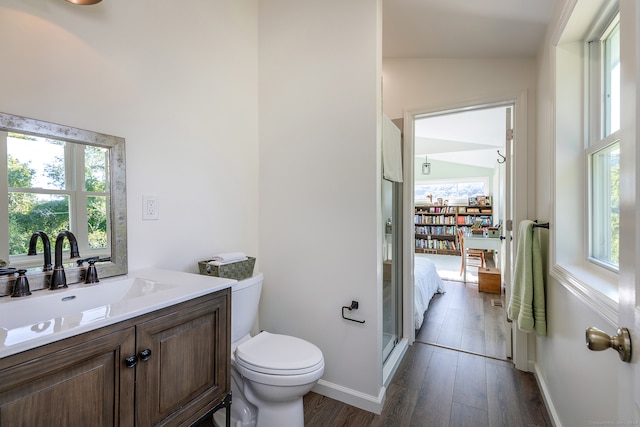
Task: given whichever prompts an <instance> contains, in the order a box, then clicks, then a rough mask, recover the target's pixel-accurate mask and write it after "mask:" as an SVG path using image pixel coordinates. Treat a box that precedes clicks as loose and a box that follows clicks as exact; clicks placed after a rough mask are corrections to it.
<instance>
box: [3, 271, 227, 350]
mask: <svg viewBox="0 0 640 427" xmlns="http://www.w3.org/2000/svg"><path fill="white" fill-rule="evenodd" d="M235 282H236V281H235V280H233V279H223V278H219V277H213V276H205V275H200V274H192V273H182V272H178V271H171V270H161V269H147V270H140V271H136V272H131V273H129V274H127V275H126V276H118V277H113V278H107V279H101V280H100V282H99V283H96V284H92V285H84V284H75V285H69V287H68V288H66V289H60V290H56V291H49V290H40V291H36V292H33V294H32V295H31V296H28V297H21V298H11V297H9V296H7V297H2V298H0V358H3V357H7V356H10V355H12V354H16V353H20V352H22V351H25V350H30V349H32V348H35V347H39V346H41V345H45V344H49V343H51V342H54V341H58V340H61V339H64V338H68V337H71V336H74V335H78V334H81V333H84V332H88V331H92V330H94V329H98V328H102V327H104V326H108V325H112V324H114V323H118V322H121V321H124V320H128V319H131V318H134V317H137V316H140V315H143V314H146V313H150V312H152V311H156V310H159V309H161V308H165V307H169V306H171V305H175V304H178V303H181V302H184V301H188V300H191V299H194V298H198V297H201V296H203V295H207V294H210V293H213V292H217V291H219V290H222V289H226V288H228V287H230V286H231V285H233V284H234V283H235Z"/></svg>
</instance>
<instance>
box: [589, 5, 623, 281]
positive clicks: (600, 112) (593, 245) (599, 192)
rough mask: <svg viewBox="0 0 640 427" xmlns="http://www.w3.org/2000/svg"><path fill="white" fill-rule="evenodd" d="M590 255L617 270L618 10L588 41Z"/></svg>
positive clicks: (596, 261) (618, 148)
mask: <svg viewBox="0 0 640 427" xmlns="http://www.w3.org/2000/svg"><path fill="white" fill-rule="evenodd" d="M588 51H589V64H590V73H589V86H588V87H589V97H588V99H589V100H590V106H589V112H590V113H589V121H590V127H589V129H590V133H589V141H588V147H587V149H586V156H585V157H586V161H587V170H588V171H589V186H588V190H589V191H588V200H589V212H588V219H589V259H590V260H591V261H592V262H595V263H596V264H599V265H601V266H604V267H606V268H609V269H612V270H614V271H617V269H618V265H619V263H618V253H619V222H620V217H619V216H620V212H619V208H620V201H619V174H620V141H619V131H620V22H619V14H616V15H615V17H614V18H613V19H612V20H611V21H610V22H609V23H608V25H606V27H605V28H604V30H603V31H600V33H599V36H598V37H597V39H596V40H595V41H592V42H590V44H589V49H588Z"/></svg>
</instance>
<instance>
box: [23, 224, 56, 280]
mask: <svg viewBox="0 0 640 427" xmlns="http://www.w3.org/2000/svg"><path fill="white" fill-rule="evenodd" d="M38 237H40V238H41V239H42V246H43V247H44V265H43V266H42V271H51V270H53V267H52V266H51V243H49V236H47V233H45V232H44V231H36V232H34V233H33V234H32V235H31V240H29V252H28V253H27V255H37V252H36V244H37V243H38Z"/></svg>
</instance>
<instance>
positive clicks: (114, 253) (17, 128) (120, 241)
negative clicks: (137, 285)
mask: <svg viewBox="0 0 640 427" xmlns="http://www.w3.org/2000/svg"><path fill="white" fill-rule="evenodd" d="M0 130H2V131H6V132H19V133H24V134H28V135H34V136H39V137H44V138H51V139H56V140H60V141H66V142H73V143H76V144H82V145H92V146H96V147H102V148H107V149H108V150H109V163H110V181H111V182H110V188H109V194H110V205H111V212H110V215H111V216H110V221H111V262H105V263H100V264H96V267H97V268H98V275H99V277H101V278H103V277H111V276H119V275H123V274H127V270H128V267H127V265H128V260H127V192H126V180H125V147H124V138H120V137H117V136H112V135H107V134H103V133H98V132H93V131H88V130H83V129H78V128H74V127H70V126H65V125H59V124H56V123H50V122H45V121H42V120H36V119H30V118H26V117H22V116H15V115H12V114H6V113H0ZM53 239H54V240H55V236H53ZM52 249H53V248H52ZM80 255H82V254H80ZM74 269H76V270H78V276H79V270H80V268H76V267H75V266H74V267H71V268H66V269H65V271H67V272H68V273H67V276H68V277H69V276H71V277H69V279H71V280H68V283H74V278H76V275H75V274H73V270H74ZM69 273H71V275H70V274H69ZM30 276H31V275H30ZM33 276H35V274H33ZM42 276H43V278H44V273H42ZM32 288H33V287H32ZM0 294H1V292H0Z"/></svg>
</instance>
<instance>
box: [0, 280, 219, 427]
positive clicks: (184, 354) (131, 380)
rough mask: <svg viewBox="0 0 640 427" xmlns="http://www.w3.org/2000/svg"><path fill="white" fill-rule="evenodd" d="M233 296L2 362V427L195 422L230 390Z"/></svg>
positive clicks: (194, 303) (166, 310) (197, 303)
mask: <svg viewBox="0 0 640 427" xmlns="http://www.w3.org/2000/svg"><path fill="white" fill-rule="evenodd" d="M230 304H231V294H230V290H229V289H225V290H222V291H219V292H216V293H213V294H210V295H206V296H203V297H200V298H197V299H194V300H190V301H186V302H183V303H180V304H177V305H174V306H170V307H167V308H164V309H161V310H158V311H155V312H152V313H149V314H146V315H143V316H139V317H136V318H134V319H130V320H127V321H124V322H120V323H117V324H114V325H110V326H107V327H104V328H101V329H98V330H95V331H91V332H87V333H84V334H81V335H77V336H73V337H70V338H67V339H64V340H61V341H57V342H54V343H51V344H48V345H45V346H42V347H38V348H35V349H33V350H28V351H25V352H22V353H19V354H16V355H12V356H9V357H6V358H3V359H0V426H2V427H7V426H30V427H31V426H47V427H50V426H88V425H91V426H134V425H135V426H145V427H146V426H155V425H159V426H160V425H161V426H165V425H166V426H174V425H175V426H181V425H190V424H192V423H193V422H195V421H197V420H198V419H199V418H200V417H202V416H203V415H205V414H206V413H207V412H208V411H210V410H211V409H212V408H213V407H214V406H216V405H217V404H219V403H220V402H221V401H222V400H223V399H224V398H225V397H226V396H227V395H228V393H229V391H230V373H231V371H230V369H231V367H230V339H231V330H230V327H231V305H230Z"/></svg>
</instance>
